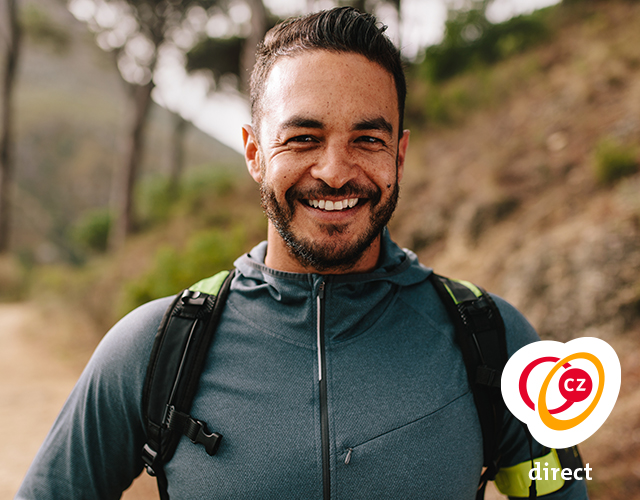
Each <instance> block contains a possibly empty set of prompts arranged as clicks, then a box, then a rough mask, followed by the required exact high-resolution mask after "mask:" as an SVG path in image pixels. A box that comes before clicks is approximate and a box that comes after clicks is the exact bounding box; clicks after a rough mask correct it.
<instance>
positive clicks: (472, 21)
mask: <svg viewBox="0 0 640 500" xmlns="http://www.w3.org/2000/svg"><path fill="white" fill-rule="evenodd" d="M338 4H340V5H346V4H349V5H354V6H356V7H358V8H360V9H361V10H367V11H369V12H372V13H375V14H376V15H377V16H378V17H379V19H380V20H381V21H382V22H384V24H386V25H388V26H389V28H388V33H389V35H390V36H391V38H392V39H393V40H394V41H395V42H396V43H397V44H399V45H400V46H401V47H402V48H403V53H404V55H405V62H406V68H407V74H408V83H409V95H408V102H407V108H406V125H407V127H408V128H410V129H411V145H410V148H409V149H410V152H409V157H408V160H407V165H406V172H405V178H404V181H403V186H402V191H401V200H400V204H399V206H398V210H397V212H396V215H395V217H394V219H393V220H392V222H391V224H390V230H391V234H392V236H393V237H394V239H395V240H396V241H398V242H399V243H400V244H401V245H402V246H406V247H409V248H411V249H412V250H414V251H415V252H416V253H417V254H418V255H419V256H420V258H421V260H422V262H424V263H425V264H426V265H428V266H430V267H434V268H435V269H436V270H437V271H438V272H440V273H442V274H445V275H448V276H451V277H455V278H462V279H467V280H470V281H474V282H476V283H478V284H480V285H482V286H484V287H485V288H487V289H489V290H490V291H492V292H494V293H497V294H498V295H501V296H502V297H504V298H506V299H507V300H509V301H510V302H512V303H513V304H514V305H515V306H516V307H518V308H519V309H520V310H521V311H522V312H523V313H524V314H525V315H526V316H527V317H528V319H529V320H530V321H531V322H532V324H533V325H534V326H535V327H536V328H537V330H538V332H539V333H540V335H541V337H542V338H545V339H555V340H560V341H567V340H569V339H571V338H574V337H579V336H596V337H600V338H603V339H605V340H606V341H608V342H609V343H610V344H611V345H612V346H613V347H614V348H615V349H616V351H617V352H618V355H619V356H620V359H621V363H622V389H621V393H620V398H619V400H618V403H617V405H616V407H615V409H614V411H613V413H612V415H611V417H610V418H609V420H608V421H607V422H606V423H605V425H604V426H603V427H602V428H601V429H600V430H599V431H598V432H596V434H595V435H594V436H593V437H591V438H589V439H588V440H587V441H586V442H585V443H583V445H582V446H581V448H582V453H583V456H584V457H583V458H584V460H585V462H589V463H590V465H591V467H592V468H593V473H592V475H593V477H594V480H593V481H591V482H589V485H588V486H589V492H590V496H591V498H592V499H613V500H616V499H635V498H640V389H638V387H639V382H640V361H638V359H639V356H638V352H639V351H640V347H639V343H638V341H639V340H640V171H639V164H640V50H639V49H638V47H640V2H638V1H637V0H636V1H633V0H608V1H596V0H563V1H560V2H557V1H554V0H537V1H534V0H530V1H527V0H493V1H490V0H359V1H351V2H347V1H343V2H338V1H337V0H335V1H332V0H321V1H314V0H270V1H267V0H191V1H182V2H178V1H172V0H126V1H125V0H71V1H70V2H66V1H65V0H0V9H1V10H0V50H1V53H0V75H1V76H2V84H1V87H0V88H1V90H2V93H1V94H0V113H2V114H1V120H0V134H1V135H0V342H1V346H0V378H1V379H2V383H1V385H0V399H1V400H2V401H3V402H4V405H3V406H2V408H0V442H2V443H3V444H2V447H0V497H1V498H11V497H12V496H13V495H14V494H15V492H16V490H17V488H18V486H19V484H20V482H21V479H22V477H23V475H24V473H25V472H26V469H27V467H28V465H29V463H30V461H31V460H32V459H33V456H34V455H35V453H36V451H37V449H38V447H39V445H40V443H41V442H42V440H43V439H44V436H45V434H46V432H47V431H48V429H49V427H50V426H51V423H52V422H53V419H54V418H55V416H56V414H57V413H58V411H59V409H60V407H61V405H62V404H63V402H64V399H65V398H66V395H67V394H68V392H69V391H70V389H71V387H72V386H73V383H74V382H75V380H76V379H77V377H78V375H79V373H80V371H81V370H82V367H83V366H84V364H85V363H86V361H87V359H88V357H89V356H90V354H91V352H92V350H93V349H94V347H95V345H96V344H97V342H99V340H100V338H101V337H102V336H103V335H104V333H105V332H106V331H107V330H108V328H109V327H110V326H112V325H113V324H114V322H115V321H117V319H118V318H119V317H121V316H122V315H123V314H125V313H127V312H128V311H130V310H131V309H133V308H134V307H136V306H138V305H140V304H142V303H144V302H147V301H148V300H151V299H154V298H157V297H162V296H166V295H170V294H174V293H177V292H178V291H179V290H180V289H182V288H183V287H186V286H189V285H190V284H192V283H194V282H196V281H198V280H199V279H201V278H202V277H205V276H209V275H211V274H214V273H215V272H217V271H219V270H221V269H225V268H229V267H230V266H232V265H233V261H234V260H235V258H237V257H238V256H239V255H240V254H242V253H244V252H246V251H248V250H250V249H251V247H252V246H253V245H254V244H256V243H257V242H259V241H260V240H262V239H264V238H265V235H266V232H265V229H266V220H265V217H264V215H263V214H262V211H261V209H260V206H259V193H258V188H257V186H256V185H255V184H254V183H253V181H252V180H251V179H250V177H249V176H248V175H247V174H246V170H245V167H244V161H243V158H242V156H241V153H240V151H241V133H240V126H241V125H242V124H243V123H247V122H249V121H250V118H249V112H248V105H247V98H246V90H247V80H248V75H249V72H250V68H251V66H252V64H253V52H254V49H255V45H256V43H257V42H258V41H259V40H260V39H261V38H262V36H263V35H264V33H265V32H266V30H267V29H269V28H270V27H271V26H273V25H274V24H275V23H277V22H278V21H279V20H281V19H283V18H286V17H288V16H290V15H297V14H300V13H304V12H309V11H312V10H317V9H320V8H327V7H331V6H333V5H338ZM154 489H155V486H154V484H153V482H152V481H150V480H147V479H145V478H142V479H141V480H139V481H136V483H134V486H133V487H132V489H131V490H130V491H128V492H127V493H126V495H125V498H128V499H135V498H140V499H142V498H155V497H156V495H155V492H154ZM492 494H493V493H492Z"/></svg>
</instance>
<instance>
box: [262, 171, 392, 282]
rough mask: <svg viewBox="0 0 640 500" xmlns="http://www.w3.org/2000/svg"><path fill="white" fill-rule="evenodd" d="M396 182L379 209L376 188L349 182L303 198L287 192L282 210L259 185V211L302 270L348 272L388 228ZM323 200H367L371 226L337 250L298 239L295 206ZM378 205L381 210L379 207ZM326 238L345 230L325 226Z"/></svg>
mask: <svg viewBox="0 0 640 500" xmlns="http://www.w3.org/2000/svg"><path fill="white" fill-rule="evenodd" d="M399 191H400V189H399V186H398V182H397V181H396V183H395V184H394V186H393V191H392V192H391V196H390V197H389V200H388V201H386V202H385V203H384V204H383V205H380V200H381V198H382V193H381V192H380V189H378V188H377V187H361V186H358V185H356V184H355V183H352V182H349V183H347V184H345V185H344V186H342V187H341V188H339V189H334V188H331V187H329V186H327V185H326V184H324V183H322V186H319V187H318V188H317V189H314V190H311V191H305V192H304V194H303V193H301V192H299V191H298V190H296V189H295V188H291V189H289V190H288V191H287V192H286V194H285V199H286V201H287V205H286V206H283V205H280V204H279V203H278V201H277V200H276V196H275V193H274V192H273V190H272V189H271V188H270V187H269V186H267V185H266V184H265V182H264V181H263V182H262V183H261V184H260V194H261V199H262V208H263V209H264V212H265V214H266V215H267V217H268V218H269V220H270V221H271V223H272V224H273V226H274V227H275V229H276V230H277V231H278V233H279V234H280V236H281V237H282V239H283V240H284V241H285V243H286V244H287V248H288V249H289V253H290V254H291V255H292V256H293V257H294V258H295V259H297V260H298V262H300V264H302V265H303V266H304V267H307V268H312V269H315V270H316V271H318V272H324V271H327V270H332V271H348V270H349V269H351V268H352V267H353V266H354V265H355V264H356V263H357V262H358V260H360V258H361V257H362V255H363V254H364V252H365V251H366V250H367V248H369V247H370V246H371V244H372V243H373V241H374V240H375V239H376V238H377V237H378V236H379V235H380V234H381V232H382V230H383V229H384V227H385V226H386V225H387V224H388V222H389V220H390V219H391V216H392V215H393V212H394V211H395V208H396V205H397V203H398V195H399ZM326 197H338V198H345V199H346V198H360V201H359V202H358V203H362V202H363V201H362V199H363V198H366V203H369V204H370V205H371V216H370V219H369V220H370V225H369V228H368V230H367V231H366V232H365V233H364V234H362V235H361V236H360V237H358V239H357V240H356V241H354V242H353V243H352V244H351V245H346V246H345V247H344V248H338V245H337V243H334V242H329V243H325V244H323V245H320V244H318V242H317V241H312V240H308V239H305V238H302V237H300V236H297V235H295V234H294V233H293V231H292V230H291V221H292V220H293V216H294V213H295V210H296V204H297V203H298V200H301V199H323V198H326ZM379 205H380V206H379ZM324 229H325V231H326V233H327V236H328V237H331V236H333V235H334V234H341V233H343V232H344V231H345V229H346V226H345V225H341V224H330V225H326V226H324Z"/></svg>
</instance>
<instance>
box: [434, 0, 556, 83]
mask: <svg viewBox="0 0 640 500" xmlns="http://www.w3.org/2000/svg"><path fill="white" fill-rule="evenodd" d="M449 2H450V8H449V15H448V19H447V21H446V23H445V33H444V38H443V40H442V42H441V43H440V44H438V45H432V46H430V47H427V49H426V50H425V58H424V61H423V62H422V63H421V67H422V73H423V74H424V75H425V76H426V77H427V79H428V80H430V81H432V82H439V81H443V80H446V79H448V78H451V77H453V76H455V75H457V74H460V73H463V72H464V71H466V70H468V69H470V68H473V67H476V66H480V65H490V64H493V63H496V62H497V61H500V60H502V59H504V58H506V57H509V56H511V55H513V54H516V53H518V52H522V51H523V50H525V49H527V48H529V47H531V46H533V45H535V44H537V43H540V42H541V41H543V40H545V39H546V38H547V37H548V34H549V30H548V28H547V26H546V24H545V21H544V17H543V16H542V15H541V13H540V11H538V12H534V13H533V14H530V15H521V16H516V17H513V18H511V19H508V20H507V21H504V22H502V23H497V24H494V23H492V22H491V21H489V20H488V19H487V7H488V6H489V4H490V3H491V0H464V1H463V2H462V3H460V2H455V3H454V2H453V1H451V0H449Z"/></svg>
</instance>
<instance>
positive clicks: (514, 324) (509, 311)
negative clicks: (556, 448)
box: [493, 296, 588, 500]
mask: <svg viewBox="0 0 640 500" xmlns="http://www.w3.org/2000/svg"><path fill="white" fill-rule="evenodd" d="M493 299H494V300H495V302H496V305H497V306H498V308H499V309H500V313H501V315H502V318H503V320H504V324H505V330H506V333H507V351H508V352H509V356H511V355H512V354H513V353H515V352H516V351H517V350H518V349H520V348H521V347H523V346H525V345H527V344H530V343H531V342H536V341H538V340H540V338H539V337H538V334H537V333H536V331H535V330H534V328H533V327H532V326H531V325H530V324H529V322H528V321H527V320H526V319H525V318H524V316H522V314H520V313H519V312H518V311H517V310H516V309H515V308H514V307H513V306H511V305H510V304H508V303H507V302H505V301H504V300H502V299H500V298H499V297H495V296H493ZM504 420H505V421H504V426H503V430H504V434H503V437H502V442H501V452H502V465H503V466H504V467H509V466H512V465H516V464H519V463H521V462H525V461H528V460H530V459H531V452H533V458H537V457H540V456H543V455H545V454H546V453H548V450H547V449H546V448H544V447H543V446H542V445H541V444H540V443H538V442H537V441H536V440H535V439H533V440H532V446H531V452H530V450H529V440H528V438H527V435H526V433H525V430H524V424H522V423H521V422H520V421H519V420H518V419H517V418H515V417H514V416H513V415H512V414H511V412H509V410H506V412H505V419H504ZM585 483H586V481H584V480H582V481H573V482H572V484H571V485H570V486H568V487H567V488H565V489H563V490H561V491H558V492H555V493H551V494H549V495H544V496H540V495H539V496H538V498H541V499H542V498H544V499H545V500H546V499H548V500H587V499H588V496H587V488H586V484H585Z"/></svg>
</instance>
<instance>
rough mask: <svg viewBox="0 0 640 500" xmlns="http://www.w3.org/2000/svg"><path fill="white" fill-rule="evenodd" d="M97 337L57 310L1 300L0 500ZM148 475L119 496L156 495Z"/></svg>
mask: <svg viewBox="0 0 640 500" xmlns="http://www.w3.org/2000/svg"><path fill="white" fill-rule="evenodd" d="M98 338H99V336H98V335H97V334H96V333H95V332H94V331H93V329H92V327H91V324H90V323H89V322H87V321H83V320H82V319H81V318H77V317H76V318H70V317H69V316H67V315H65V314H64V313H63V312H62V311H61V310H60V309H54V308H46V309H44V310H36V309H35V307H34V306H32V305H31V304H27V303H24V304H0V345H2V349H0V380H2V384H1V385H0V401H2V402H3V405H2V407H1V408H0V443H2V446H1V447H0V498H2V499H9V498H13V497H14V495H15V494H16V492H17V490H18V488H19V486H20V483H21V482H22V478H23V477H24V475H25V473H26V472H27V469H28V468H29V464H30V463H31V461H32V460H33V457H34V456H35V454H36V452H37V451H38V448H39V447H40V444H41V443H42V441H43V440H44V438H45V436H46V434H47V432H48V431H49V428H50V427H51V425H52V423H53V421H54V420H55V418H56V416H57V414H58V412H59V411H60V408H61V407H62V405H63V403H64V401H65V399H66V398H67V395H68V394H69V392H70V391H71V389H72V388H73V385H74V384H75V381H76V380H77V378H78V376H79V375H80V373H81V371H82V367H83V366H84V364H85V363H86V361H87V360H88V358H89V356H90V354H91V352H92V350H93V348H94V347H95V344H96V342H97V339H98ZM157 497H158V496H157V493H156V487H155V482H154V481H153V480H152V479H151V478H150V477H149V476H147V475H146V474H143V475H142V476H140V478H139V479H138V480H137V481H136V482H135V483H134V485H133V486H132V487H131V488H130V489H129V490H128V491H127V492H126V493H125V495H124V496H123V498H124V499H126V500H146V499H152V498H157Z"/></svg>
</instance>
